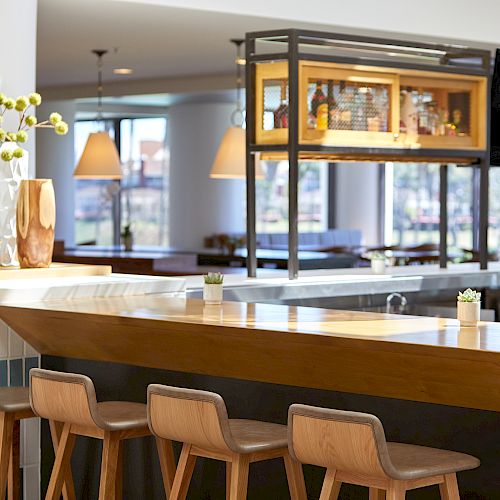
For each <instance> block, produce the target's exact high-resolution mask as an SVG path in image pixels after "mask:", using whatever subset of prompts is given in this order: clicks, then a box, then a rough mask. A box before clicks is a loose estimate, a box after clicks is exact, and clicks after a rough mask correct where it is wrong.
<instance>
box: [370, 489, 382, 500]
mask: <svg viewBox="0 0 500 500" xmlns="http://www.w3.org/2000/svg"><path fill="white" fill-rule="evenodd" d="M369 500H385V491H384V490H379V489H378V488H370V499H369Z"/></svg>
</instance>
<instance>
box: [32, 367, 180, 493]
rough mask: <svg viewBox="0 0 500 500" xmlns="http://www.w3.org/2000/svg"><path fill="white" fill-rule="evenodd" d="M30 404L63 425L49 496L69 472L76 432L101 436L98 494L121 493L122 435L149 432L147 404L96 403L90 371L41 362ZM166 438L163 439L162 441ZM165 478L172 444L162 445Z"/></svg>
mask: <svg viewBox="0 0 500 500" xmlns="http://www.w3.org/2000/svg"><path fill="white" fill-rule="evenodd" d="M30 398H31V406H32V408H33V411H34V412H35V414H36V415H38V416H40V417H42V418H46V419H48V420H49V422H50V423H51V426H54V425H56V424H55V423H56V422H57V423H59V425H61V426H62V430H61V434H60V438H59V440H58V443H57V452H56V458H55V462H54V467H53V469H52V474H51V477H50V482H49V486H48V489H47V494H46V496H45V498H46V500H59V498H60V496H61V489H62V486H63V483H64V481H67V478H68V477H69V474H68V473H69V471H70V468H71V464H70V459H71V454H72V451H73V447H74V444H75V439H76V436H87V437H92V438H96V439H101V440H102V441H103V450H102V461H101V479H100V484H99V500H110V499H119V498H121V496H122V460H123V441H124V440H125V439H131V438H137V437H145V436H150V435H151V433H150V431H149V428H148V423H147V412H146V405H144V404H141V403H130V402H125V401H106V402H102V403H98V402H97V399H96V395H95V389H94V384H93V383H92V380H91V379H90V378H89V377H86V376H85V375H78V374H73V373H61V372H54V371H49V370H42V369H40V368H33V369H32V370H31V371H30ZM163 444H164V443H163ZM163 450H164V453H165V456H166V458H165V460H164V462H163V464H164V465H165V466H166V467H165V469H164V470H162V472H163V474H164V477H165V478H166V479H165V481H166V482H167V483H168V481H170V484H171V480H173V476H174V474H175V465H174V458H173V453H172V449H171V448H169V449H167V448H166V447H165V446H164V448H163Z"/></svg>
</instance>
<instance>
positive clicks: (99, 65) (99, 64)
mask: <svg viewBox="0 0 500 500" xmlns="http://www.w3.org/2000/svg"><path fill="white" fill-rule="evenodd" d="M92 52H93V53H94V54H95V55H96V56H97V121H98V122H102V121H103V118H102V115H103V113H102V91H103V85H102V56H104V54H107V53H108V51H107V50H97V49H96V50H93V51H92Z"/></svg>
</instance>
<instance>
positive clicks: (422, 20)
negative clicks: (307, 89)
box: [107, 0, 500, 44]
mask: <svg viewBox="0 0 500 500" xmlns="http://www.w3.org/2000/svg"><path fill="white" fill-rule="evenodd" d="M107 1H128V2H137V1H138V0H107ZM140 1H141V2H142V3H148V4H156V5H168V6H171V7H181V8H191V9H196V10H207V11H215V12H225V13H232V14H243V15H252V16H257V17H269V18H276V19H283V27H284V28H289V27H291V26H292V27H293V23H294V21H300V22H311V23H320V24H323V25H328V24H330V25H331V26H332V29H334V28H336V27H340V28H358V29H359V28H361V29H368V30H377V31H386V32H389V33H401V34H405V33H407V34H417V35H425V36H426V37H431V38H433V37H439V38H443V39H455V40H470V41H477V42H484V43H493V44H500V30H499V29H498V19H499V18H500V2H499V1H498V0H476V1H475V2H471V1H470V0H440V1H436V0H420V1H419V2H415V1H414V0H400V1H395V0H378V1H373V0H357V1H356V3H355V4H352V5H350V4H348V3H345V2H343V1H340V0H316V1H315V2H314V3H313V4H307V3H304V1H303V0H289V1H287V2H286V3H285V2H283V1H277V0H275V1H269V0H252V1H250V0H246V1H239V2H235V1H234V0H212V1H210V2H208V1H207V0H140Z"/></svg>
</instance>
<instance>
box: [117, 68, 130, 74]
mask: <svg viewBox="0 0 500 500" xmlns="http://www.w3.org/2000/svg"><path fill="white" fill-rule="evenodd" d="M133 72H134V70H133V69H130V68H115V69H114V70H113V73H114V74H115V75H131V74H132V73H133Z"/></svg>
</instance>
